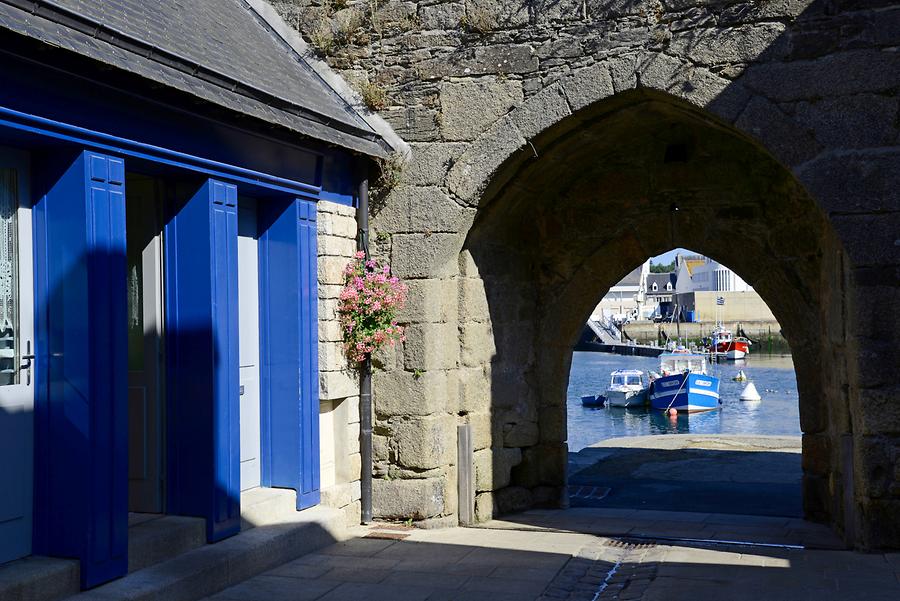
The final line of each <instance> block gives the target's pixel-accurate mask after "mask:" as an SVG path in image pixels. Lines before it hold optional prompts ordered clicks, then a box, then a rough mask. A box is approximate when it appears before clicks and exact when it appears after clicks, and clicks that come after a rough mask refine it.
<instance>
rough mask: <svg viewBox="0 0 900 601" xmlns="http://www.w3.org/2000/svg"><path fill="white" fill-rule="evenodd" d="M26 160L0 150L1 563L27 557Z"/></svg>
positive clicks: (30, 380) (29, 297)
mask: <svg viewBox="0 0 900 601" xmlns="http://www.w3.org/2000/svg"><path fill="white" fill-rule="evenodd" d="M29 185H30V174H29V165H28V156H27V155H26V154H24V153H20V152H17V151H14V150H12V149H6V148H2V147H0V563H3V562H6V561H11V560H13V559H17V558H19V557H23V556H25V555H28V554H30V553H31V520H32V482H33V477H34V476H33V460H34V455H33V449H34V377H33V373H32V369H33V361H32V358H33V351H34V349H33V344H34V337H33V333H34V316H33V306H34V305H33V302H34V301H33V299H34V296H33V282H32V235H31V202H30V189H29Z"/></svg>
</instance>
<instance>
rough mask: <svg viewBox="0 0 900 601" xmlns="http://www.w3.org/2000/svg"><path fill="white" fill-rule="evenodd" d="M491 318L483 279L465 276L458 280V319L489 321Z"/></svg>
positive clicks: (464, 320) (463, 320)
mask: <svg viewBox="0 0 900 601" xmlns="http://www.w3.org/2000/svg"><path fill="white" fill-rule="evenodd" d="M490 318H491V312H490V307H489V306H488V299H487V292H486V291H485V289H484V280H482V279H480V278H465V279H461V280H460V281H459V319H460V321H462V322H469V321H489V320H490Z"/></svg>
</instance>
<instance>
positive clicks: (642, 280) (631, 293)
mask: <svg viewBox="0 0 900 601" xmlns="http://www.w3.org/2000/svg"><path fill="white" fill-rule="evenodd" d="M649 274H650V261H649V260H647V261H645V262H644V263H642V264H641V265H639V266H637V267H635V268H634V269H633V270H632V271H631V272H630V273H629V274H628V275H626V276H625V277H624V278H622V279H621V280H620V281H619V282H618V283H617V284H616V285H615V286H613V287H612V288H610V289H609V292H607V293H606V295H605V296H604V297H603V298H602V299H601V300H600V302H599V303H598V304H597V306H596V307H595V308H594V312H593V313H592V314H591V317H592V318H593V319H598V318H604V319H610V318H612V319H614V320H617V321H625V320H634V319H639V318H641V317H642V316H643V315H644V306H645V304H646V293H647V290H646V284H647V276H648V275H649Z"/></svg>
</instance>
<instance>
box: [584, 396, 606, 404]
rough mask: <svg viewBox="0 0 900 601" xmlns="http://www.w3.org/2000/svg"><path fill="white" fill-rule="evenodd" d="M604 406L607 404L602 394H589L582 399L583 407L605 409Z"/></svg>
mask: <svg viewBox="0 0 900 601" xmlns="http://www.w3.org/2000/svg"><path fill="white" fill-rule="evenodd" d="M604 404H606V397H605V396H603V395H602V394H598V395H593V394H589V395H587V396H583V397H581V405H582V406H583V407H603V405H604Z"/></svg>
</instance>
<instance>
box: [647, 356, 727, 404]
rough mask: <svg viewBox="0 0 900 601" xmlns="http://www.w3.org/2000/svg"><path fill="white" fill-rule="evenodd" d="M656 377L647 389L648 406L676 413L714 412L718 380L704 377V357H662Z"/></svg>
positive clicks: (717, 395)
mask: <svg viewBox="0 0 900 601" xmlns="http://www.w3.org/2000/svg"><path fill="white" fill-rule="evenodd" d="M659 371H660V377H659V378H657V379H656V380H654V381H653V385H652V386H651V389H650V406H651V407H653V408H654V409H660V410H662V411H669V410H670V409H675V410H676V411H678V412H695V411H709V410H710V409H718V408H719V405H720V401H719V378H716V377H715V376H710V375H708V374H707V373H706V357H705V356H704V355H702V354H695V353H683V352H674V353H663V354H662V355H660V356H659Z"/></svg>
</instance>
